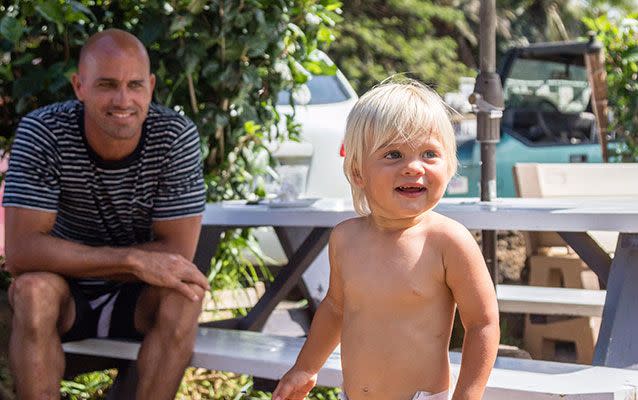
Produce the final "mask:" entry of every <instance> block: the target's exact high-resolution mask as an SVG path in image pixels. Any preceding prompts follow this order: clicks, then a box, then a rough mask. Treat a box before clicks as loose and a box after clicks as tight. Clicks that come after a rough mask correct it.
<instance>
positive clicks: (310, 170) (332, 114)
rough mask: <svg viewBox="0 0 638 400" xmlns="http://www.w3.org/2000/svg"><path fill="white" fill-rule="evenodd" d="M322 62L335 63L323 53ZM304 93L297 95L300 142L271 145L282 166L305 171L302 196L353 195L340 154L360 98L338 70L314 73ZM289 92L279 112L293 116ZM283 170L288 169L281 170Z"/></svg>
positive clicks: (280, 102) (281, 96) (282, 97)
mask: <svg viewBox="0 0 638 400" xmlns="http://www.w3.org/2000/svg"><path fill="white" fill-rule="evenodd" d="M318 56H319V58H320V59H322V60H323V61H326V62H327V63H330V64H332V61H331V60H330V59H329V58H328V57H327V56H326V55H325V54H324V53H318ZM304 89H306V90H304V91H302V93H303V95H295V96H293V97H294V101H295V110H296V114H295V121H296V122H298V123H299V124H300V125H301V135H300V142H293V141H285V142H283V143H278V144H276V145H274V146H273V147H272V152H273V155H274V156H275V158H277V160H278V161H279V163H280V164H281V165H282V166H292V167H296V168H298V169H299V170H302V171H304V172H305V173H306V182H305V188H304V189H305V190H300V192H301V195H302V196H303V197H339V198H341V197H350V186H349V185H348V182H347V180H346V178H345V176H344V174H343V157H342V154H341V151H342V148H341V146H342V143H343V135H344V133H345V128H346V118H347V117H348V113H350V110H351V109H352V107H353V106H354V104H355V103H356V101H357V99H358V97H357V93H356V92H355V91H354V89H353V88H352V86H350V83H348V80H347V79H346V77H345V76H344V75H343V74H342V73H341V71H338V70H337V73H336V74H335V75H320V76H312V77H311V78H310V80H309V81H308V82H307V84H306V87H305V88H304ZM290 97H291V96H290V93H289V92H286V91H282V92H281V93H279V99H278V101H277V111H278V112H279V113H280V114H281V115H282V120H284V117H283V116H284V115H286V114H287V115H292V114H293V108H292V106H291V105H290ZM282 170H283V171H285V170H286V168H283V169H282Z"/></svg>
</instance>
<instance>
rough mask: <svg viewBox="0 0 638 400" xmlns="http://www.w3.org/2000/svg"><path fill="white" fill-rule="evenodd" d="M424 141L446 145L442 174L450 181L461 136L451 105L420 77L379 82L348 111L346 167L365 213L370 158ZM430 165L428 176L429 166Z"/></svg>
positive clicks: (360, 209)
mask: <svg viewBox="0 0 638 400" xmlns="http://www.w3.org/2000/svg"><path fill="white" fill-rule="evenodd" d="M424 141H425V142H431V141H434V142H437V143H438V145H439V146H440V148H441V153H442V154H441V155H440V158H441V159H442V161H443V162H444V163H445V170H444V171H443V174H444V176H443V177H442V178H443V179H444V181H445V182H444V183H445V185H447V181H449V179H450V178H451V177H452V176H453V175H454V174H455V173H456V168H457V158H456V140H455V136H454V129H453V127H452V124H451V122H450V118H449V112H448V109H447V107H446V105H445V103H444V102H443V100H442V99H441V98H440V97H439V96H438V95H437V94H436V93H435V92H434V91H432V90H431V89H429V88H428V87H426V86H425V85H423V84H421V83H419V82H417V81H414V80H404V81H402V82H390V83H384V84H381V85H379V86H376V87H374V88H373V89H372V90H370V91H369V92H367V93H366V94H364V95H363V96H362V97H361V98H360V99H359V101H358V102H357V104H355V106H354V108H353V109H352V111H351V112H350V114H349V115H348V122H347V125H346V134H345V139H344V149H345V153H346V156H345V161H344V172H345V174H346V177H347V178H348V181H349V182H350V185H351V187H352V196H353V201H354V206H355V210H356V211H357V212H358V213H359V214H362V215H366V214H369V213H370V208H369V204H368V203H369V202H368V200H367V199H366V195H365V192H364V188H363V185H362V182H363V181H365V180H366V179H367V178H370V177H365V176H363V175H364V172H365V171H364V165H365V164H366V162H367V161H369V160H371V158H372V157H373V156H375V154H376V153H378V152H380V151H383V150H384V149H386V148H387V149H390V148H392V147H400V146H405V145H407V146H408V147H412V148H413V149H416V148H417V147H418V146H420V145H421V144H422V143H424ZM390 150H392V149H390ZM399 153H401V152H399ZM393 157H395V156H393ZM424 165H425V169H424V175H425V181H428V179H429V178H428V174H429V172H428V168H429V167H427V165H426V164H424ZM363 178H366V179H363ZM443 190H445V187H443ZM441 196H442V194H441ZM437 201H438V200H437Z"/></svg>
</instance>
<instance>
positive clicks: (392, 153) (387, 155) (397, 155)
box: [383, 150, 401, 160]
mask: <svg viewBox="0 0 638 400" xmlns="http://www.w3.org/2000/svg"><path fill="white" fill-rule="evenodd" d="M383 158H387V159H388V160H396V159H397V158H401V152H399V151H396V150H392V151H389V152H387V153H385V156H383Z"/></svg>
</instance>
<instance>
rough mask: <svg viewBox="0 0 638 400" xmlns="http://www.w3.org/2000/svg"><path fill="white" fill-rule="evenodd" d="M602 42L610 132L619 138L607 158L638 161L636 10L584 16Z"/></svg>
mask: <svg viewBox="0 0 638 400" xmlns="http://www.w3.org/2000/svg"><path fill="white" fill-rule="evenodd" d="M584 23H585V24H586V25H587V27H588V28H589V29H591V30H593V31H595V32H597V33H598V40H600V41H601V42H602V43H603V45H604V46H605V68H606V70H607V87H608V97H609V110H610V114H611V124H610V127H609V132H610V134H611V136H612V137H613V138H615V139H617V140H618V141H619V142H620V146H617V147H613V148H612V149H610V150H612V152H611V153H610V156H611V157H610V159H612V160H613V161H619V162H638V13H634V14H630V15H628V16H627V17H626V18H624V19H622V20H619V21H616V20H610V19H609V18H608V17H607V16H606V15H603V16H600V17H597V18H585V19H584Z"/></svg>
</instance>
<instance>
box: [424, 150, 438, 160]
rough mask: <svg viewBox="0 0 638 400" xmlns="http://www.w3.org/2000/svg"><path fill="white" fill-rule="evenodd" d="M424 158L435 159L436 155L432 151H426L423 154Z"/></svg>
mask: <svg viewBox="0 0 638 400" xmlns="http://www.w3.org/2000/svg"><path fill="white" fill-rule="evenodd" d="M423 157H424V158H436V157H438V154H437V153H436V151H434V150H427V151H425V152H424V153H423Z"/></svg>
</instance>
